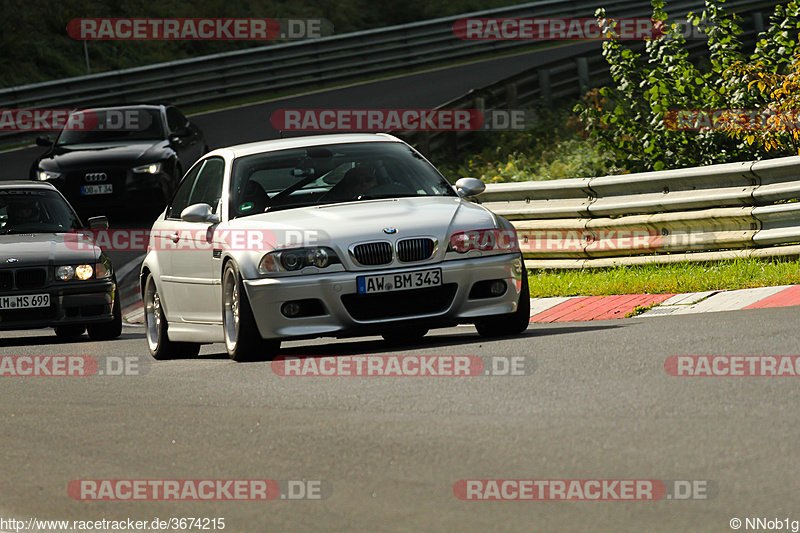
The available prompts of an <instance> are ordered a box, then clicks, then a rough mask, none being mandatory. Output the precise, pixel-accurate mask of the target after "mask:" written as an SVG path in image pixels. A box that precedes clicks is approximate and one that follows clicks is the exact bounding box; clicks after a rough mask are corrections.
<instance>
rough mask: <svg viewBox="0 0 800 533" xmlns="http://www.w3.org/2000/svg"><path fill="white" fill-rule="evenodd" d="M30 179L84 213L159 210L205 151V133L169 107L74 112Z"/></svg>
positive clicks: (45, 139) (44, 143) (41, 139)
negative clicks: (46, 184)
mask: <svg viewBox="0 0 800 533" xmlns="http://www.w3.org/2000/svg"><path fill="white" fill-rule="evenodd" d="M36 142H37V144H39V145H40V146H46V147H48V148H49V149H48V150H47V152H45V153H44V154H43V155H42V156H40V157H39V158H38V159H37V160H36V161H35V162H34V164H33V165H32V167H31V175H30V178H31V179H32V180H35V181H47V182H49V183H52V184H53V185H55V186H56V188H57V189H58V190H59V191H61V192H62V193H63V194H64V196H65V197H66V198H67V200H69V202H70V203H71V204H72V206H73V207H74V208H75V210H76V211H77V212H78V213H79V214H80V215H81V216H92V215H96V214H100V213H106V214H107V213H114V214H119V213H125V212H132V213H137V214H138V213H142V211H146V212H150V213H158V212H160V211H161V209H163V207H164V206H165V205H166V203H167V200H169V198H170V197H171V196H172V192H173V191H174V190H175V187H177V185H178V183H179V182H180V180H181V178H182V177H183V172H184V171H185V170H186V169H188V168H189V167H190V166H191V165H192V164H193V163H194V162H195V161H196V160H197V159H199V158H200V157H201V156H202V155H203V154H205V153H206V152H208V145H207V144H206V141H205V136H204V134H203V132H202V131H201V130H200V128H199V127H197V126H196V125H195V124H194V123H192V122H191V121H190V120H189V119H187V118H186V117H185V116H184V115H183V113H181V112H180V110H178V108H176V107H174V106H171V105H129V106H116V107H102V108H93V109H82V110H79V111H74V112H73V113H72V114H71V115H70V117H69V118H68V120H67V122H66V126H65V127H64V128H63V129H62V130H61V131H60V132H59V133H58V135H57V136H56V138H55V140H51V139H50V138H49V137H47V136H42V137H39V138H38V139H37V141H36Z"/></svg>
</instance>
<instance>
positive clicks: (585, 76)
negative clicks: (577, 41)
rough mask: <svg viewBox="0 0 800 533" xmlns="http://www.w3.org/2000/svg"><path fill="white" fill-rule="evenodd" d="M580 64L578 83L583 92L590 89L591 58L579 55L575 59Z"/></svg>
mask: <svg viewBox="0 0 800 533" xmlns="http://www.w3.org/2000/svg"><path fill="white" fill-rule="evenodd" d="M575 63H576V64H577V66H578V85H579V86H580V89H581V94H584V93H585V92H586V91H588V90H589V60H588V59H586V58H585V57H578V58H576V59H575Z"/></svg>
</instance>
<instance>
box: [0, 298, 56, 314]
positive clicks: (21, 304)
mask: <svg viewBox="0 0 800 533" xmlns="http://www.w3.org/2000/svg"><path fill="white" fill-rule="evenodd" d="M49 306H50V295H49V294H21V295H19V296H0V311H5V310H7V309H32V308H34V307H49Z"/></svg>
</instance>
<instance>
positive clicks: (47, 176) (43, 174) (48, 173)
mask: <svg viewBox="0 0 800 533" xmlns="http://www.w3.org/2000/svg"><path fill="white" fill-rule="evenodd" d="M60 177H61V172H53V171H52V170H40V171H38V172H37V173H36V178H37V179H38V180H39V181H45V180H52V179H56V178H60Z"/></svg>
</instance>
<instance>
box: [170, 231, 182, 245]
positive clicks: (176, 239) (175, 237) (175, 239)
mask: <svg viewBox="0 0 800 533" xmlns="http://www.w3.org/2000/svg"><path fill="white" fill-rule="evenodd" d="M169 238H170V239H172V242H174V243H177V242H178V241H179V240H181V237H180V235H178V234H177V233H173V234H172V235H170V236H169Z"/></svg>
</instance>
